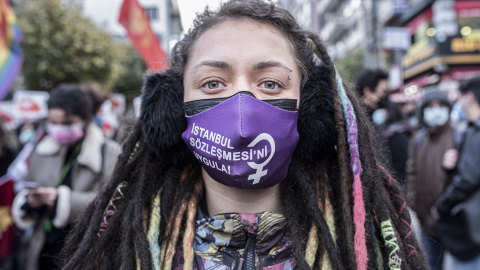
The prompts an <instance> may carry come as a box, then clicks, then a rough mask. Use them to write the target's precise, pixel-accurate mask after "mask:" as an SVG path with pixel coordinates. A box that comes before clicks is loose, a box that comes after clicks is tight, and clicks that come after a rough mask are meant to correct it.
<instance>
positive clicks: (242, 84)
mask: <svg viewBox="0 0 480 270" xmlns="http://www.w3.org/2000/svg"><path fill="white" fill-rule="evenodd" d="M242 91H247V92H251V93H252V94H254V95H255V97H256V98H259V97H258V93H255V92H257V89H256V88H255V85H253V84H252V83H251V82H250V80H249V79H248V77H247V76H242V75H238V76H237V77H235V79H234V80H233V83H232V87H230V88H229V90H228V94H227V96H232V95H235V94H236V93H238V92H242Z"/></svg>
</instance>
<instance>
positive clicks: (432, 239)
mask: <svg viewBox="0 0 480 270" xmlns="http://www.w3.org/2000/svg"><path fill="white" fill-rule="evenodd" d="M451 109H452V104H451V102H450V100H449V99H448V97H447V95H446V94H445V92H443V91H441V90H440V89H438V87H437V86H430V87H427V88H426V89H425V95H424V97H423V99H422V101H421V104H420V115H419V122H420V123H421V126H422V128H421V129H420V130H418V132H417V133H416V134H415V135H414V136H413V137H412V139H411V140H410V146H409V150H408V161H407V167H406V182H407V197H408V202H409V204H410V205H411V206H412V209H413V210H414V211H415V212H416V213H417V216H418V219H419V220H420V224H421V226H422V237H421V240H422V244H423V247H424V251H425V253H426V255H427V259H428V262H429V264H430V268H431V269H434V270H435V269H442V263H443V252H444V249H443V246H442V245H441V242H440V240H439V238H438V235H437V234H436V230H435V224H436V222H437V219H438V217H437V216H436V215H434V214H433V213H432V207H433V206H434V205H435V202H436V200H437V199H438V197H439V196H440V194H442V192H443V189H444V187H445V185H446V183H447V180H448V173H447V171H445V170H444V168H443V166H442V162H443V156H444V155H445V153H446V152H447V151H448V150H449V149H452V148H454V137H453V133H454V129H453V127H452V125H451V124H450V120H449V115H450V111H451Z"/></svg>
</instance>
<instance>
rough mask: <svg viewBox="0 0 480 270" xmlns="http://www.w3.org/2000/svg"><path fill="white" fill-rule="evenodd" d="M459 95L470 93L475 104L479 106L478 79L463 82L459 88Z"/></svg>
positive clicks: (479, 79)
mask: <svg viewBox="0 0 480 270" xmlns="http://www.w3.org/2000/svg"><path fill="white" fill-rule="evenodd" d="M459 90H460V93H462V94H466V93H468V92H472V93H473V95H474V96H475V98H476V99H477V102H478V103H479V104H480V77H477V78H472V79H468V80H465V81H463V82H462V83H461V84H460V87H459Z"/></svg>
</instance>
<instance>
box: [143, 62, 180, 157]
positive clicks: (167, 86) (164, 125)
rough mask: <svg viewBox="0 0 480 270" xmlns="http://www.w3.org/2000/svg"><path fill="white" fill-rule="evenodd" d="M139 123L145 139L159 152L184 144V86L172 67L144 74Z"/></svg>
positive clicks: (165, 151) (163, 152)
mask: <svg viewBox="0 0 480 270" xmlns="http://www.w3.org/2000/svg"><path fill="white" fill-rule="evenodd" d="M140 123H141V125H142V131H143V135H144V138H145V143H146V144H147V145H148V146H149V147H150V149H151V150H152V151H153V152H155V153H157V154H158V155H163V154H165V153H168V152H169V151H175V150H180V149H176V148H182V149H183V148H185V146H184V142H183V141H182V138H181V136H182V133H183V131H184V130H185V129H186V128H187V122H186V120H185V111H184V109H183V86H182V84H181V82H180V81H179V80H178V79H177V77H176V76H175V75H174V74H173V73H172V72H171V71H170V70H167V71H164V72H162V73H153V74H150V75H147V76H146V77H145V83H144V85H143V89H142V103H141V109H140ZM176 152H177V151H176ZM170 154H172V156H173V155H176V154H177V153H170Z"/></svg>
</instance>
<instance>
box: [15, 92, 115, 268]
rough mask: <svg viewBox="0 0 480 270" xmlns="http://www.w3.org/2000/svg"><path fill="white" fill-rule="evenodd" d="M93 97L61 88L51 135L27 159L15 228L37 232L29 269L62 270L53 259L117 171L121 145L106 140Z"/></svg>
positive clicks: (51, 106)
mask: <svg viewBox="0 0 480 270" xmlns="http://www.w3.org/2000/svg"><path fill="white" fill-rule="evenodd" d="M93 112H94V102H93V98H92V95H91V94H90V93H89V92H87V91H86V90H84V89H82V87H80V86H77V85H69V84H62V85H60V86H58V87H57V88H56V89H54V90H53V91H52V94H51V96H50V99H49V100H48V118H47V120H46V124H45V130H46V135H45V136H44V137H43V138H42V139H41V140H40V141H39V142H38V144H37V145H36V147H35V149H34V150H33V152H32V154H31V156H30V158H29V161H28V166H29V168H28V174H27V177H26V179H25V180H26V181H27V182H26V183H28V184H27V185H26V186H27V187H28V188H25V189H23V190H21V191H20V192H19V193H18V194H17V196H16V197H15V201H14V204H13V208H12V212H13V217H14V221H15V224H16V225H17V226H18V227H19V228H20V229H23V230H29V229H33V235H32V236H31V237H30V239H29V242H28V243H27V249H28V250H27V258H28V259H27V262H26V266H25V268H26V269H57V268H58V267H57V266H56V264H55V262H54V256H56V255H58V253H59V252H60V250H61V249H62V247H63V243H64V241H65V237H66V235H67V233H68V231H69V230H70V228H71V224H72V222H73V220H75V219H77V218H78V217H79V216H80V215H81V214H82V212H83V210H84V209H85V208H86V206H87V205H88V204H89V203H90V202H91V201H92V200H93V199H94V197H95V195H96V193H97V191H98V190H99V188H100V187H101V186H102V184H103V181H102V178H103V177H105V176H108V175H109V174H110V173H111V172H112V170H113V167H114V164H115V162H116V159H117V156H118V154H119V152H120V147H119V145H118V144H117V143H115V142H113V141H109V140H106V139H105V138H104V137H103V134H102V131H101V130H100V128H99V127H98V126H96V124H95V123H93V122H91V120H92V119H93V115H94V114H93Z"/></svg>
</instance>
